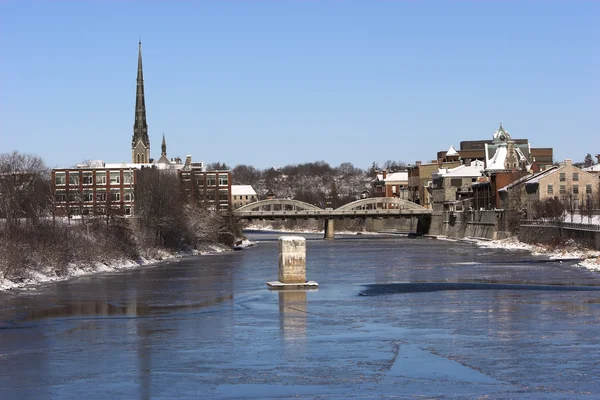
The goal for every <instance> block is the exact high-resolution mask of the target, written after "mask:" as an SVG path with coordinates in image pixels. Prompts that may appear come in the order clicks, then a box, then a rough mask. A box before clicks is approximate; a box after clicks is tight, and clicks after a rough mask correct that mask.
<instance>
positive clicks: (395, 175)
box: [384, 171, 408, 182]
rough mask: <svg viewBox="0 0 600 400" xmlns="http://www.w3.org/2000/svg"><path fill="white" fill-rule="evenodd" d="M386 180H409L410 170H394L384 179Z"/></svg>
mask: <svg viewBox="0 0 600 400" xmlns="http://www.w3.org/2000/svg"><path fill="white" fill-rule="evenodd" d="M384 181H385V182H397V181H408V171H399V172H392V173H391V174H387V176H386V177H385V179H384Z"/></svg>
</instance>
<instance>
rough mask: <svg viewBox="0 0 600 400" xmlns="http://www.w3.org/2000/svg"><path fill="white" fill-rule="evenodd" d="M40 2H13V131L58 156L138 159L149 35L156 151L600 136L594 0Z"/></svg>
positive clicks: (5, 125) (347, 151)
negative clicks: (139, 77)
mask: <svg viewBox="0 0 600 400" xmlns="http://www.w3.org/2000/svg"><path fill="white" fill-rule="evenodd" d="M27 4H28V3H25V5H23V3H6V4H3V5H2V6H1V7H2V9H3V14H4V15H5V23H3V24H2V27H0V32H2V35H1V36H2V37H4V38H5V39H3V40H2V41H1V42H0V48H1V49H2V50H3V53H4V54H6V60H9V61H8V62H5V63H3V65H2V66H0V73H1V74H2V76H3V77H4V78H5V82H4V84H3V93H4V96H2V97H1V99H0V102H1V103H2V107H0V120H1V121H2V131H3V132H4V134H3V135H2V136H3V139H4V143H5V146H6V147H5V150H6V151H11V150H19V151H21V152H27V153H35V154H38V155H40V156H41V157H43V158H44V159H46V160H47V162H48V164H49V165H50V166H69V165H74V164H76V163H78V162H80V161H82V160H84V159H103V160H105V161H107V162H126V161H128V160H129V159H130V154H128V150H129V149H128V144H129V143H130V139H131V134H132V128H133V115H134V109H135V107H134V103H135V73H136V61H137V50H138V49H137V42H138V40H139V37H140V36H141V41H142V51H143V57H144V67H145V68H144V70H145V71H144V85H145V91H146V107H147V118H148V134H149V136H150V141H151V143H152V153H151V157H153V158H154V159H158V158H159V157H160V152H159V148H160V141H161V139H162V135H163V133H164V134H165V136H166V140H167V144H168V149H169V157H176V156H179V157H182V158H183V157H185V155H187V154H192V155H193V157H194V159H198V160H204V161H205V162H214V161H220V162H225V163H227V164H229V165H230V166H234V165H238V164H247V165H253V166H256V167H257V168H268V167H276V166H283V165H288V164H298V163H304V162H311V161H317V160H324V161H326V162H328V163H331V164H332V165H339V164H340V163H342V162H351V163H353V164H354V165H356V166H359V167H361V168H367V167H368V166H370V165H371V163H372V162H373V161H377V162H380V163H381V162H383V161H385V160H396V161H404V162H406V163H408V164H411V163H414V162H415V161H417V160H420V161H423V162H427V161H430V160H432V159H434V158H435V154H436V153H437V152H438V151H440V150H446V149H448V148H449V147H450V145H453V146H454V147H455V148H459V146H460V142H461V141H467V140H484V139H491V137H492V134H493V132H494V131H495V130H496V129H497V127H498V124H499V123H501V122H502V123H503V124H504V127H505V128H506V130H507V131H509V132H510V133H511V135H512V136H513V137H514V138H527V139H529V142H530V143H531V145H532V146H533V147H552V148H554V157H555V160H556V161H561V160H563V159H565V158H571V159H573V160H574V161H575V162H577V161H582V160H583V158H584V157H585V155H586V154H587V153H592V154H595V153H596V152H597V149H590V145H593V144H594V143H593V142H594V138H595V137H597V132H596V126H595V121H594V118H593V116H594V111H595V110H596V109H597V106H598V103H599V101H598V95H597V93H598V89H599V82H598V79H597V78H598V74H597V72H596V71H597V70H598V68H597V67H598V64H599V61H600V59H599V57H598V55H597V54H596V53H595V52H594V51H592V50H593V49H594V37H597V36H598V35H597V33H598V28H597V27H596V26H594V25H593V16H594V15H597V11H598V10H599V7H598V5H596V4H594V3H588V2H578V6H577V7H574V6H569V5H568V4H562V3H555V2H549V3H544V6H543V7H542V6H541V5H540V4H537V5H536V3H532V2H527V3H520V4H496V3H492V4H470V3H459V4H453V5H450V4H446V3H441V2H439V3H436V4H437V6H438V9H437V10H436V12H434V13H431V12H430V11H428V10H427V6H424V5H419V4H413V3H394V4H389V3H369V5H368V6H367V5H366V4H364V3H360V2H347V3H344V7H342V6H341V5H340V4H337V3H327V4H312V3H306V4H305V3H293V2H289V3H285V4H274V3H269V4H267V3H252V4H242V3H236V4H232V3H231V4H217V3H204V4H174V5H171V4H169V5H167V4H161V3H155V4H154V3H153V4H148V5H146V4H144V5H143V6H142V5H141V4H137V3H133V4H118V3H113V4H112V5H111V7H103V6H101V5H99V4H73V3H63V4H60V3H59V4H49V3H42V2H34V4H35V5H36V7H34V9H33V11H31V10H30V8H28V7H27ZM113 9H114V10H113ZM115 10H116V11H115ZM136 12H138V13H140V14H141V16H142V17H143V18H139V20H136V19H133V22H132V19H131V17H132V15H133V14H134V13H136ZM89 13H92V14H93V15H95V18H96V20H95V21H96V23H95V24H93V23H92V24H88V23H86V22H85V20H84V19H82V18H81V16H82V15H85V14H89ZM444 13H447V14H448V15H444ZM43 16H44V17H43ZM45 16H48V17H47V18H45ZM25 17H27V19H26V18H25ZM195 17H197V18H200V20H201V21H202V22H203V24H192V23H191V22H192V21H194V18H195ZM400 17H402V18H400ZM409 17H410V18H409ZM169 18H172V19H169ZM493 18H495V20H494V19H493ZM176 19H180V20H181V21H179V22H177V21H175V20H176ZM395 19H400V20H402V21H403V22H404V24H400V25H401V26H398V25H397V24H395V22H397V21H396V20H395ZM161 21H162V22H164V23H163V24H161V23H160V22H161ZM219 21H221V22H222V21H227V22H229V24H230V25H227V26H226V27H228V28H231V30H224V29H222V28H223V27H222V26H220V25H219ZM104 22H105V23H107V24H104ZM492 22H500V23H501V24H500V25H501V27H502V28H503V29H498V30H494V29H484V28H485V27H486V23H489V24H491V25H490V27H492V26H494V25H493V24H492ZM236 23H239V24H237V25H236ZM303 23H304V24H303ZM35 24H38V25H37V26H34V25H35ZM108 25H110V27H111V30H109V29H108V28H107V26H108ZM561 27H562V30H561V29H558V28H561ZM449 28H451V29H449ZM557 29H558V32H556V30H557ZM135 31H137V33H134V32H135ZM41 32H44V34H43V35H42V34H41ZM411 32H412V33H413V34H416V35H413V36H410V35H408V36H407V34H409V33H411ZM78 33H79V34H78ZM9 37H10V38H11V39H10V42H9V41H8V39H6V38H9ZM208 38H210V39H208ZM25 49H27V50H25ZM32 111H34V112H33V113H32ZM24 121H27V122H26V123H24ZM574 138H577V139H578V140H573V139H574Z"/></svg>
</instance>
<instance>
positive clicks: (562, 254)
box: [476, 238, 600, 271]
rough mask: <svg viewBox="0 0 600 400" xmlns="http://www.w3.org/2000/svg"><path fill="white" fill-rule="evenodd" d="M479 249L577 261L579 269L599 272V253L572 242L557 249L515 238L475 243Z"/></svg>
mask: <svg viewBox="0 0 600 400" xmlns="http://www.w3.org/2000/svg"><path fill="white" fill-rule="evenodd" d="M476 243H477V244H478V245H479V246H481V247H488V248H495V249H506V250H527V251H530V252H531V253H532V254H533V255H540V256H547V257H548V258H549V259H551V260H572V259H579V260H581V261H579V263H578V264H577V265H578V266H580V267H583V268H587V269H590V270H593V271H600V251H598V250H590V249H586V248H584V247H582V246H580V245H579V244H577V243H576V242H574V241H568V242H566V243H565V244H564V245H562V246H559V247H554V246H548V245H542V244H535V245H534V244H527V243H523V242H519V240H518V239H517V238H509V239H503V240H492V241H477V242H476Z"/></svg>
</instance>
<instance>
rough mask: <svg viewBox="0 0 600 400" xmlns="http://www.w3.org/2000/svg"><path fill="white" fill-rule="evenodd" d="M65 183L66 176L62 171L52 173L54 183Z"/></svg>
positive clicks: (59, 184) (58, 184) (57, 184)
mask: <svg viewBox="0 0 600 400" xmlns="http://www.w3.org/2000/svg"><path fill="white" fill-rule="evenodd" d="M66 183H67V177H66V175H65V173H64V172H57V173H55V174H54V184H55V185H56V186H61V185H64V184H66Z"/></svg>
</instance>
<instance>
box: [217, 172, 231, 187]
mask: <svg viewBox="0 0 600 400" xmlns="http://www.w3.org/2000/svg"><path fill="white" fill-rule="evenodd" d="M228 182H229V176H228V175H222V174H219V186H227V184H228Z"/></svg>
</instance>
